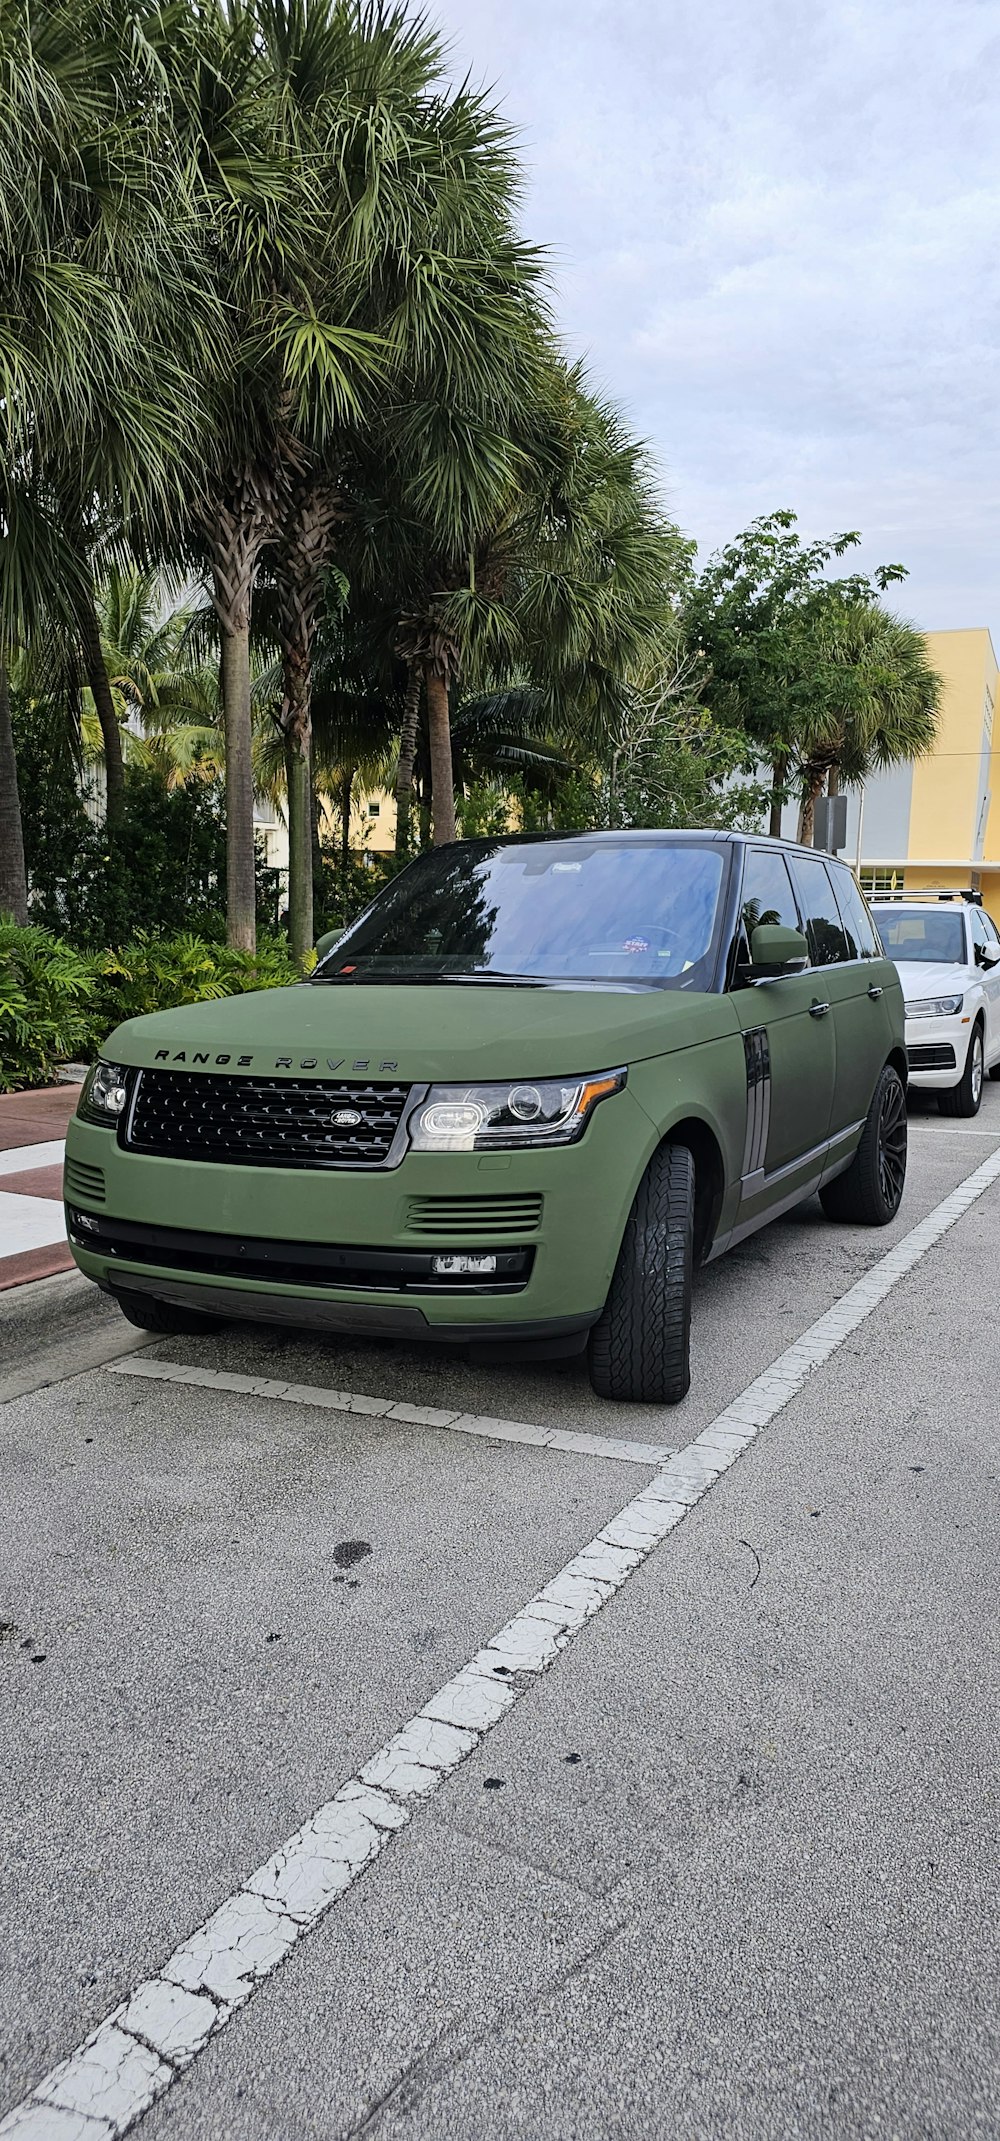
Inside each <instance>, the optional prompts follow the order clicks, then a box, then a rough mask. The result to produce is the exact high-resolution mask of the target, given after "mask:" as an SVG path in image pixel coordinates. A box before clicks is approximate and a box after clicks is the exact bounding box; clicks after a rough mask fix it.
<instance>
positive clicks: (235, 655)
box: [222, 615, 257, 952]
mask: <svg viewBox="0 0 1000 2141" xmlns="http://www.w3.org/2000/svg"><path fill="white" fill-rule="evenodd" d="M222 714H223V724H224V727H225V735H226V942H227V943H228V944H231V945H233V946H235V947H236V949H237V950H239V951H246V952H253V951H256V949H257V889H256V874H255V871H254V840H253V768H252V765H251V759H250V742H251V734H252V730H251V709H250V618H249V615H248V616H247V620H246V623H245V624H244V625H242V626H241V627H240V629H239V630H237V631H227V630H226V628H225V626H223V631H222Z"/></svg>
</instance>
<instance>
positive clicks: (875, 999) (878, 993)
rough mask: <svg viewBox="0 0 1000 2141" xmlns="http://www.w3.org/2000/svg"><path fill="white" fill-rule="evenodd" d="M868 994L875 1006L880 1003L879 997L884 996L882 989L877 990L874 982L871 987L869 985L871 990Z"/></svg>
mask: <svg viewBox="0 0 1000 2141" xmlns="http://www.w3.org/2000/svg"><path fill="white" fill-rule="evenodd" d="M868 994H869V996H870V997H871V1000H872V1003H873V1004H877V1003H878V1000H879V997H880V996H881V994H882V991H881V989H877V988H876V987H875V983H874V982H871V983H870V985H869V989H868Z"/></svg>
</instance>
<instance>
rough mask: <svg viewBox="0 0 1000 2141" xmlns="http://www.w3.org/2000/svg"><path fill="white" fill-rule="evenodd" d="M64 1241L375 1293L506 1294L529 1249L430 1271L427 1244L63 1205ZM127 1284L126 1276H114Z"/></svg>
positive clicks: (223, 1271) (187, 1267) (283, 1282)
mask: <svg viewBox="0 0 1000 2141" xmlns="http://www.w3.org/2000/svg"><path fill="white" fill-rule="evenodd" d="M66 1227H67V1231H68V1233H69V1236H70V1240H71V1241H75V1242H77V1243H78V1244H79V1246H80V1247H81V1248H82V1249H89V1250H90V1251H91V1252H92V1254H93V1255H95V1256H106V1257H108V1258H109V1259H111V1260H113V1261H116V1262H121V1263H123V1264H124V1263H128V1264H148V1265H153V1266H155V1267H156V1268H157V1269H158V1270H161V1271H175V1272H185V1271H194V1272H204V1273H205V1274H206V1276H210V1277H213V1278H223V1279H256V1280H258V1281H261V1282H263V1283H264V1284H267V1283H268V1282H270V1283H271V1284H272V1285H274V1286H326V1287H341V1286H342V1287H350V1288H351V1289H352V1290H355V1289H364V1290H365V1291H366V1292H368V1291H371V1292H378V1293H394V1294H398V1293H435V1294H510V1293H520V1292H521V1289H522V1287H524V1286H526V1285H527V1283H528V1279H529V1277H530V1274H531V1266H532V1262H533V1260H534V1250H533V1249H498V1250H497V1252H496V1271H495V1272H491V1273H490V1275H489V1277H485V1278H484V1277H479V1276H477V1275H476V1274H475V1273H460V1272H447V1273H440V1272H436V1271H435V1270H434V1268H433V1267H434V1263H435V1258H434V1256H432V1254H431V1252H430V1250H429V1249H428V1250H419V1249H356V1248H347V1247H345V1248H340V1247H337V1246H334V1245H333V1244H327V1243H326V1242H302V1241H253V1240H249V1241H245V1240H243V1239H242V1238H241V1237H240V1236H238V1235H232V1234H203V1233H202V1232H201V1231H200V1230H199V1232H198V1233H194V1232H190V1233H189V1232H188V1231H187V1229H186V1228H181V1227H148V1226H140V1225H138V1224H137V1223H136V1222H135V1221H134V1220H130V1219H129V1220H126V1219H105V1218H103V1217H102V1218H100V1219H98V1218H97V1217H96V1216H95V1214H94V1213H93V1212H79V1211H76V1210H75V1209H74V1207H73V1205H71V1204H68V1205H67V1207H66ZM121 1283H122V1285H123V1286H127V1284H128V1280H127V1278H123V1279H122V1281H121Z"/></svg>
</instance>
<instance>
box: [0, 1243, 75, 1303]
mask: <svg viewBox="0 0 1000 2141" xmlns="http://www.w3.org/2000/svg"><path fill="white" fill-rule="evenodd" d="M72 1269H73V1258H72V1256H71V1254H70V1247H69V1243H68V1242H65V1241H54V1242H52V1243H50V1244H49V1245H48V1246H47V1247H46V1248H44V1249H25V1250H24V1251H23V1253H22V1255H20V1256H0V1294H2V1293H5V1292H6V1291H7V1288H8V1287H9V1286H26V1285H27V1283H28V1280H29V1279H50V1278H52V1276H53V1274H54V1273H55V1272H57V1271H72Z"/></svg>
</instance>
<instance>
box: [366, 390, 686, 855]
mask: <svg viewBox="0 0 1000 2141" xmlns="http://www.w3.org/2000/svg"><path fill="white" fill-rule="evenodd" d="M526 416H527V421H526V420H525V415H522V418H521V420H520V423H519V426H518V431H517V432H515V434H514V438H513V440H512V442H511V447H512V459H511V464H510V467H509V472H508V480H507V489H506V493H505V495H504V494H498V495H497V498H496V505H497V510H496V511H495V514H494V517H493V518H492V520H490V519H489V518H488V516H487V515H485V514H484V516H483V518H484V525H483V527H482V529H481V531H480V533H479V536H478V538H477V540H476V541H475V543H474V544H473V545H472V547H471V549H470V552H469V555H468V557H467V558H466V559H465V560H464V561H463V564H462V567H461V570H460V571H459V570H458V569H457V568H458V561H457V559H456V561H455V563H456V570H455V573H454V577H453V580H452V584H451V585H450V586H449V585H444V586H442V585H441V584H440V583H439V584H438V586H436V587H435V586H434V585H433V581H432V579H431V577H430V574H429V573H427V574H426V575H425V582H424V586H425V593H424V596H423V600H422V602H421V603H420V604H419V606H416V605H414V607H413V608H412V609H411V610H410V613H409V615H407V616H404V619H403V624H402V629H401V634H400V640H399V646H400V651H401V653H402V654H403V655H404V657H405V658H406V659H407V661H408V662H409V663H410V664H411V665H413V664H416V665H417V666H418V667H419V668H420V669H421V670H422V672H423V678H424V683H425V688H426V694H427V710H428V719H427V725H428V732H429V746H430V760H431V779H432V787H433V790H434V794H435V838H436V839H441V838H443V837H447V836H448V834H449V833H450V834H451V835H452V836H453V831H454V819H453V815H451V816H450V818H449V816H448V812H449V808H450V811H451V812H452V813H453V808H454V803H453V784H452V779H451V770H452V769H451V757H450V752H449V755H448V756H447V758H445V757H444V755H443V753H441V752H440V750H439V756H438V757H437V758H435V750H434V742H435V720H434V714H435V706H436V705H437V706H438V707H439V708H441V709H442V712H441V713H440V714H439V721H438V735H439V737H440V736H441V734H442V732H444V734H445V735H446V733H447V707H448V700H449V696H450V692H451V688H452V686H453V683H454V681H455V680H456V679H457V678H458V677H459V676H462V677H463V678H464V679H465V681H466V685H467V687H468V688H470V689H472V690H473V691H479V690H486V691H491V690H494V689H496V688H502V687H503V686H504V685H505V684H507V683H510V682H512V681H514V680H515V679H516V680H519V681H520V682H521V683H522V684H525V685H527V686H529V687H530V688H531V689H532V690H533V691H534V692H535V693H536V694H537V695H538V706H539V708H540V709H541V710H542V719H541V721H540V722H539V721H537V720H536V721H535V723H534V730H535V735H536V737H537V736H540V735H545V736H547V738H548V741H549V742H550V743H551V744H553V745H554V746H555V747H556V748H557V749H558V748H559V747H563V748H568V749H569V751H570V754H571V756H574V755H578V751H579V746H580V745H581V743H583V742H589V744H590V745H591V747H593V745H594V744H595V743H599V741H600V738H601V735H602V733H604V732H605V731H606V730H607V727H608V724H609V722H612V721H613V720H614V718H615V717H616V715H617V713H618V712H619V711H620V709H621V706H622V703H623V693H624V692H625V689H626V685H627V679H628V677H629V674H630V672H631V671H632V669H634V667H635V665H636V664H637V663H639V662H640V661H642V660H645V659H648V658H649V655H650V651H651V648H652V647H653V646H654V645H655V644H657V643H658V641H659V640H660V638H661V637H662V635H663V634H664V633H665V632H666V633H668V634H669V633H675V632H676V619H675V607H676V591H677V589H678V586H679V584H680V579H681V576H682V570H683V562H684V555H685V552H684V545H683V544H682V543H681V539H680V537H679V536H678V533H677V530H676V529H675V528H673V527H672V526H671V525H670V524H669V523H668V522H665V521H664V519H663V516H662V513H661V512H660V509H659V506H658V503H657V500H656V497H655V489H654V485H653V481H652V475H651V471H650V467H649V463H648V459H647V456H646V454H645V452H644V450H643V449H642V448H641V447H640V446H639V445H638V444H637V442H636V441H634V440H633V439H632V438H631V437H630V436H629V434H628V432H627V430H626V428H625V427H624V425H623V423H622V421H621V418H620V417H619V415H618V413H617V411H615V410H614V409H613V408H612V407H611V406H610V405H608V404H607V403H605V402H603V401H602V400H601V399H600V398H599V397H597V396H595V395H594V394H593V393H591V392H590V391H589V390H588V388H587V386H586V383H585V381H584V379H583V377H582V374H581V373H580V371H579V369H573V370H567V369H566V367H565V366H564V365H563V364H562V363H561V362H560V360H559V359H558V358H557V357H556V356H555V355H554V354H553V353H552V351H551V350H550V349H549V350H546V352H545V360H544V373H540V374H539V375H538V376H536V380H535V394H534V400H533V403H532V405H531V407H530V409H529V410H528V411H527V412H526ZM518 433H519V434H520V435H519V436H518ZM414 548H415V549H417V550H419V537H418V539H417V541H416V542H415V544H414ZM444 577H445V575H444V574H442V578H444ZM411 677H412V666H411ZM411 733H412V731H411V729H410V728H409V727H408V728H407V731H406V733H405V735H404V739H403V745H402V746H401V751H400V773H399V781H398V786H402V784H403V782H404V778H405V774H406V768H407V763H408V762H411V761H410V760H409V751H410V737H411ZM442 779H445V780H447V782H448V792H447V795H446V797H445V802H444V811H442V809H441V808H440V806H439V802H438V786H437V784H438V783H439V781H441V780H442ZM442 821H443V822H442Z"/></svg>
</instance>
